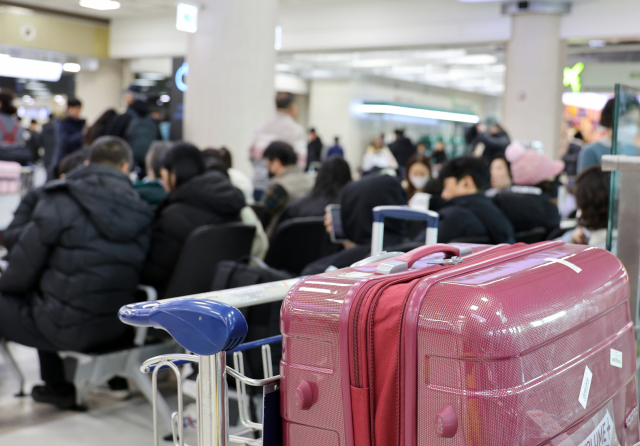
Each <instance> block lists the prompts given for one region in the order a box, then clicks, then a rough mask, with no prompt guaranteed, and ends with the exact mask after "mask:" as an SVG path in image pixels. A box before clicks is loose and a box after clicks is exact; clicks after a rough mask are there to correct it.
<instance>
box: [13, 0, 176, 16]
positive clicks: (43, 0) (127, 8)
mask: <svg viewBox="0 0 640 446" xmlns="http://www.w3.org/2000/svg"><path fill="white" fill-rule="evenodd" d="M119 1H120V4H121V5H122V6H121V7H120V9H116V10H112V11H97V10H95V9H89V8H84V7H82V6H80V4H79V3H80V2H79V0H11V2H10V3H12V4H16V5H21V6H24V7H27V8H28V7H29V6H33V7H40V8H46V9H54V10H58V11H63V12H70V13H74V14H82V15H86V16H92V17H98V18H103V19H112V18H120V17H143V16H152V15H153V16H166V15H171V14H175V13H176V0H119ZM0 3H1V2H0ZM0 6H2V5H1V4H0Z"/></svg>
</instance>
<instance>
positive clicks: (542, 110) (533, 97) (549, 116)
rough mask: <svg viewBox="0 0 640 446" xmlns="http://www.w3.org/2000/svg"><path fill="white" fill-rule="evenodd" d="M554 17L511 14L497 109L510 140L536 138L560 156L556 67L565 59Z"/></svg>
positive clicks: (559, 94)
mask: <svg viewBox="0 0 640 446" xmlns="http://www.w3.org/2000/svg"><path fill="white" fill-rule="evenodd" d="M560 21H561V16H560V15H559V14H534V13H523V14H516V15H514V16H513V28H512V33H511V35H512V37H511V40H510V41H509V43H508V45H507V54H506V65H507V78H506V88H505V93H504V102H503V113H502V116H503V122H504V126H505V129H506V130H507V132H508V133H509V135H510V136H511V139H512V140H526V141H541V142H542V144H543V148H544V151H545V153H547V154H548V155H549V156H550V157H552V158H558V156H559V154H560V128H561V127H560V126H561V122H562V92H563V86H562V71H563V68H564V65H565V60H566V51H565V48H566V45H565V42H563V41H562V40H560Z"/></svg>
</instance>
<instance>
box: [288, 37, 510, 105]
mask: <svg viewBox="0 0 640 446" xmlns="http://www.w3.org/2000/svg"><path fill="white" fill-rule="evenodd" d="M276 69H277V70H278V71H279V72H282V73H291V74H295V75H298V76H300V77H302V78H305V79H318V78H354V77H359V76H381V77H386V78H390V79H401V80H406V81H410V82H417V83H421V84H429V85H436V86H439V87H445V88H455V89H459V90H465V91H472V92H476V93H482V94H489V95H499V94H501V93H502V92H503V91H504V76H505V71H506V67H505V65H504V50H503V49H502V47H500V46H485V47H473V48H447V49H429V50H393V51H360V52H331V53H329V52H325V53H293V54H287V53H284V54H279V55H278V64H277V66H276Z"/></svg>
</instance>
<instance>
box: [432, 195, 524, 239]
mask: <svg viewBox="0 0 640 446" xmlns="http://www.w3.org/2000/svg"><path fill="white" fill-rule="evenodd" d="M438 212H439V214H440V221H439V222H438V242H440V243H449V242H450V241H452V240H456V239H459V238H467V237H478V238H481V237H488V238H489V240H490V242H491V243H492V244H498V243H513V242H514V241H515V237H514V231H513V226H512V225H511V222H509V220H508V219H507V217H506V216H505V215H504V214H503V213H502V211H500V209H498V208H497V207H496V205H494V204H493V202H492V201H491V199H489V198H487V197H485V196H484V195H483V194H473V195H463V196H460V197H456V198H452V199H451V200H447V201H446V202H445V203H443V205H442V207H441V208H440V209H439V210H438Z"/></svg>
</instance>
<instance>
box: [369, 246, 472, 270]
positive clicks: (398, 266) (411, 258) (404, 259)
mask: <svg viewBox="0 0 640 446" xmlns="http://www.w3.org/2000/svg"><path fill="white" fill-rule="evenodd" d="M472 252H473V251H472V249H471V248H468V247H465V248H459V247H457V246H452V245H445V244H444V243H437V244H435V245H427V246H421V247H419V248H416V249H414V250H413V251H409V252H407V253H406V254H403V255H401V256H398V257H395V258H393V259H390V260H387V261H385V262H384V263H381V264H380V265H378V267H377V268H376V274H393V273H400V272H403V271H407V270H408V269H409V268H411V267H412V266H413V264H414V263H416V262H417V261H418V260H420V259H421V258H423V257H426V256H428V255H431V254H437V253H443V254H445V255H449V256H450V257H462V256H464V255H467V254H471V253H472Z"/></svg>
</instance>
